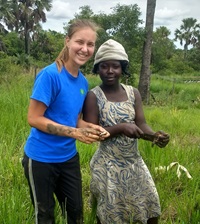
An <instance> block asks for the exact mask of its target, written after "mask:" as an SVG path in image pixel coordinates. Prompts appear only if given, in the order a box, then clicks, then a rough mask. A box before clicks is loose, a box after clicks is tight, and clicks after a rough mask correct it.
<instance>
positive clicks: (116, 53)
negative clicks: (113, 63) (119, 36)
mask: <svg viewBox="0 0 200 224" xmlns="http://www.w3.org/2000/svg"><path fill="white" fill-rule="evenodd" d="M108 60H120V61H127V62H129V60H128V55H127V54H126V51H125V49H124V47H123V46H122V45H121V44H120V43H119V42H117V41H115V40H112V39H109V40H107V41H106V42H104V43H103V44H102V45H101V46H100V47H99V49H98V51H97V53H96V55H95V58H94V66H95V65H97V64H98V63H100V62H102V61H108Z"/></svg>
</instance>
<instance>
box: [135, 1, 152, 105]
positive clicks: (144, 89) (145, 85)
mask: <svg viewBox="0 0 200 224" xmlns="http://www.w3.org/2000/svg"><path fill="white" fill-rule="evenodd" d="M155 8H156V0H147V10H146V25H145V29H146V39H145V41H144V45H143V53H142V66H141V71H140V79H139V85H138V89H139V91H140V94H141V97H142V100H143V101H146V103H148V100H149V93H150V76H151V71H150V63H151V45H152V36H153V25H154V14H155Z"/></svg>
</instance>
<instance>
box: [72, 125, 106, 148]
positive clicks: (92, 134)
mask: <svg viewBox="0 0 200 224" xmlns="http://www.w3.org/2000/svg"><path fill="white" fill-rule="evenodd" d="M74 135H75V138H76V139H77V140H79V141H81V142H83V143H86V144H90V143H93V142H96V141H102V140H104V139H105V138H107V137H109V136H110V134H109V132H107V131H106V130H105V129H104V128H102V127H101V126H99V125H94V124H91V125H90V127H88V128H77V129H75V132H74Z"/></svg>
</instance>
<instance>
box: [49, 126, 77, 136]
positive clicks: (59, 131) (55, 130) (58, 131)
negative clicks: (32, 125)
mask: <svg viewBox="0 0 200 224" xmlns="http://www.w3.org/2000/svg"><path fill="white" fill-rule="evenodd" d="M47 131H48V132H49V133H50V134H53V135H64V133H67V135H71V133H72V131H73V129H72V128H68V127H65V126H62V125H58V126H56V125H53V124H48V125H47Z"/></svg>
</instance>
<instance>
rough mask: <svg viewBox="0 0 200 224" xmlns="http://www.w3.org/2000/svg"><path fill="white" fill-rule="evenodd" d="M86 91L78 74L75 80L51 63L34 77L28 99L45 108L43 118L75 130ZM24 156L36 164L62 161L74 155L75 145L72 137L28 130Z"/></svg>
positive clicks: (85, 82) (32, 129) (84, 79)
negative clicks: (43, 105)
mask: <svg viewBox="0 0 200 224" xmlns="http://www.w3.org/2000/svg"><path fill="white" fill-rule="evenodd" d="M87 92H88V82H87V80H86V78H85V77H84V75H83V74H82V73H81V72H80V71H79V74H78V76H77V77H73V76H72V75H71V74H69V73H68V71H67V70H66V69H65V67H64V66H63V68H62V70H61V72H59V71H58V69H57V66H56V63H55V62H54V63H52V64H51V65H49V66H47V67H45V68H44V69H43V70H42V71H41V72H40V73H39V74H38V75H37V77H36V80H35V83H34V87H33V92H32V95H31V99H35V100H37V101H40V102H43V103H44V104H45V105H46V106H47V110H46V111H45V114H44V116H45V117H46V118H49V119H51V120H53V121H55V122H57V123H59V124H61V125H66V126H70V127H76V125H77V121H78V115H79V114H80V113H81V110H82V106H83V103H84V100H85V97H86V94H87ZM25 153H26V155H27V156H28V157H30V158H31V159H33V160H36V161H40V162H48V163H57V162H65V161H67V160H69V159H71V158H72V157H73V156H74V155H75V154H76V153H77V150H76V142H75V139H74V138H70V137H64V136H57V135H52V134H47V133H45V132H42V131H40V130H38V129H36V128H31V132H30V135H29V137H28V139H27V142H26V144H25Z"/></svg>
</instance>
